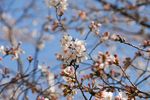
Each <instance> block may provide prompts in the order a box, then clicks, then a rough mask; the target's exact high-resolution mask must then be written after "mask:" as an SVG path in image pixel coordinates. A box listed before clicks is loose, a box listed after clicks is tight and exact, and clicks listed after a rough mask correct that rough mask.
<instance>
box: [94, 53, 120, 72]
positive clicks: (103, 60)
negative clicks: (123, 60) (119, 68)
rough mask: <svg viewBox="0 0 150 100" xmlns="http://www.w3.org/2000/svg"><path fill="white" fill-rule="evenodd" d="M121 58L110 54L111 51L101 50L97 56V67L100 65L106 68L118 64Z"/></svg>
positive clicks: (101, 67)
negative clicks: (103, 51)
mask: <svg viewBox="0 0 150 100" xmlns="http://www.w3.org/2000/svg"><path fill="white" fill-rule="evenodd" d="M118 63H119V60H118V57H117V55H114V56H113V55H110V54H109V52H106V53H102V52H99V54H98V56H97V58H96V59H95V64H94V66H95V67H98V68H100V69H104V68H105V67H107V66H109V65H112V64H118Z"/></svg>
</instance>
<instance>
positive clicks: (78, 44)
mask: <svg viewBox="0 0 150 100" xmlns="http://www.w3.org/2000/svg"><path fill="white" fill-rule="evenodd" d="M61 45H62V49H63V52H62V54H59V55H58V54H57V57H58V56H59V57H58V58H61V59H60V60H63V62H64V63H68V64H70V63H71V61H72V60H75V62H74V63H76V64H79V63H80V62H83V61H84V60H86V59H87V55H86V47H85V43H84V41H82V40H78V39H73V38H72V37H71V36H69V35H64V36H63V38H62V39H61Z"/></svg>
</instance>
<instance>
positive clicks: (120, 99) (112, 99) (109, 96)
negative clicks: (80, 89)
mask: <svg viewBox="0 0 150 100" xmlns="http://www.w3.org/2000/svg"><path fill="white" fill-rule="evenodd" d="M95 96H96V98H95V100H128V99H127V96H126V94H125V93H124V92H119V93H118V95H116V96H114V95H113V92H108V91H106V90H104V91H100V92H98V93H97V94H96V95H95Z"/></svg>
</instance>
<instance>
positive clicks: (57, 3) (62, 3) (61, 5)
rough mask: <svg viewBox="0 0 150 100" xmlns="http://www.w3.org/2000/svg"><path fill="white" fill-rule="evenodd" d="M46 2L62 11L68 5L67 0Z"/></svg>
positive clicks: (46, 0)
mask: <svg viewBox="0 0 150 100" xmlns="http://www.w3.org/2000/svg"><path fill="white" fill-rule="evenodd" d="M45 3H46V5H47V6H48V7H56V9H58V11H59V12H61V13H63V12H64V11H65V10H67V6H68V2H67V0H45Z"/></svg>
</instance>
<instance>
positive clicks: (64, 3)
mask: <svg viewBox="0 0 150 100" xmlns="http://www.w3.org/2000/svg"><path fill="white" fill-rule="evenodd" d="M67 6H68V3H67V0H60V9H62V11H65V10H67Z"/></svg>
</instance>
